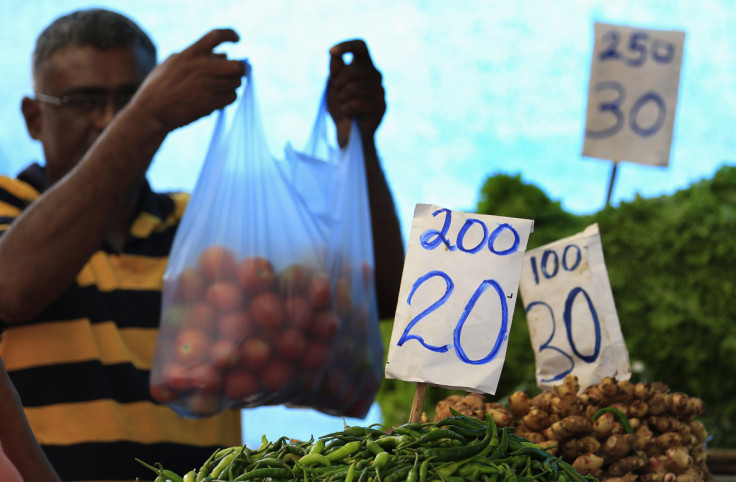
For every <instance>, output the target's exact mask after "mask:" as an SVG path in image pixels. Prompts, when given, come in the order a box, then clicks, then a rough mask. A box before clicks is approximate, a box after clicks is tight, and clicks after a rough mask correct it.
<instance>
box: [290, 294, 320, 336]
mask: <svg viewBox="0 0 736 482" xmlns="http://www.w3.org/2000/svg"><path fill="white" fill-rule="evenodd" d="M284 311H285V312H286V323H285V324H286V326H289V327H292V328H297V329H300V330H306V329H307V328H308V327H309V325H310V324H311V323H312V316H313V312H312V305H311V304H310V303H309V301H308V300H307V298H305V297H304V296H291V297H289V298H287V299H286V301H285V302H284Z"/></svg>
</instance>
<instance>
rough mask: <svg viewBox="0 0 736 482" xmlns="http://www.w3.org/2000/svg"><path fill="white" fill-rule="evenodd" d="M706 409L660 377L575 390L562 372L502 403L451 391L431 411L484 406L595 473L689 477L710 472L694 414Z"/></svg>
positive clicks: (479, 414) (613, 477)
mask: <svg viewBox="0 0 736 482" xmlns="http://www.w3.org/2000/svg"><path fill="white" fill-rule="evenodd" d="M578 394H579V395H578ZM704 409H705V405H704V403H703V401H702V400H701V399H699V398H697V397H689V396H688V395H686V394H684V393H679V392H676V393H671V392H670V391H669V388H668V387H667V386H666V385H665V384H663V383H660V382H655V383H637V384H632V383H630V382H628V381H616V380H615V379H613V378H605V379H603V380H602V381H601V383H599V384H598V385H594V386H591V387H588V388H586V389H585V390H583V391H582V392H580V386H579V384H578V380H577V377H575V376H571V375H568V376H567V377H566V378H565V379H564V381H563V383H562V384H561V385H558V386H556V387H555V389H554V391H547V392H542V393H540V394H539V395H536V396H534V397H530V396H529V395H528V394H527V393H526V392H523V391H517V392H515V393H513V394H512V395H511V396H510V397H509V401H508V407H506V406H504V405H503V404H499V403H487V402H484V401H483V396H482V395H478V394H468V395H465V396H460V395H451V396H450V397H448V398H446V399H445V400H442V401H440V402H439V403H438V404H437V407H436V412H435V419H438V418H442V417H445V416H446V415H447V413H449V411H450V410H457V411H459V412H462V413H465V414H466V415H468V416H470V417H474V418H483V417H484V416H485V415H484V414H486V413H488V414H490V415H491V416H492V417H493V418H494V419H495V421H496V423H497V424H498V425H499V426H503V427H515V428H514V433H515V434H516V435H517V436H520V437H523V438H525V439H527V440H529V441H531V442H534V443H536V444H538V445H539V446H541V447H543V448H544V449H545V450H547V451H549V452H550V453H552V454H555V455H558V456H559V457H560V458H561V459H562V460H564V461H566V462H568V463H570V464H571V465H572V466H573V467H575V468H576V469H577V471H578V472H579V473H580V474H583V475H593V476H595V477H597V478H599V479H601V480H608V481H626V482H629V481H637V480H640V481H677V482H690V481H711V480H713V477H712V476H711V474H710V473H709V471H708V468H707V466H706V457H705V453H704V450H703V449H704V443H705V440H706V438H707V437H708V434H707V432H706V430H705V427H704V426H703V424H702V423H701V422H700V421H698V420H696V419H695V417H696V416H698V415H700V414H701V413H702V412H703V411H704Z"/></svg>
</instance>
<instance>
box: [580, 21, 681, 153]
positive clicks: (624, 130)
mask: <svg viewBox="0 0 736 482" xmlns="http://www.w3.org/2000/svg"><path fill="white" fill-rule="evenodd" d="M684 42H685V33H684V32H679V31H663V30H647V29H640V28H631V27H623V26H616V25H608V24H603V23H596V24H595V46H594V49H593V60H592V63H591V67H590V84H589V86H588V107H587V111H586V117H585V140H584V143H583V155H584V156H590V157H597V158H599V159H608V160H612V161H631V162H637V163H641V164H650V165H656V166H667V164H669V158H670V146H671V144H672V129H673V126H674V123H675V107H676V106H677V90H678V87H679V83H680V66H681V64H682V49H683V44H684Z"/></svg>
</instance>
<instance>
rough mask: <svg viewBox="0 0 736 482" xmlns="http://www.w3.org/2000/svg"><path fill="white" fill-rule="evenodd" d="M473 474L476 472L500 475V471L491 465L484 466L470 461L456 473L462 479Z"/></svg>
mask: <svg viewBox="0 0 736 482" xmlns="http://www.w3.org/2000/svg"><path fill="white" fill-rule="evenodd" d="M475 472H478V473H480V474H500V473H501V469H500V468H498V467H497V466H496V465H493V464H491V465H486V464H484V463H481V462H472V461H471V462H468V463H466V464H464V465H462V466H461V467H460V468H459V469H458V471H457V473H458V475H462V476H463V477H467V476H469V475H471V474H473V473H475Z"/></svg>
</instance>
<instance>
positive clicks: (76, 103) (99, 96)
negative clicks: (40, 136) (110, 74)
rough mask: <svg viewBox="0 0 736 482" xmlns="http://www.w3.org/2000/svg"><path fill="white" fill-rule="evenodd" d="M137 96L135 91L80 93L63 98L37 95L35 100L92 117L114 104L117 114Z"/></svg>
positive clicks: (66, 95) (63, 96)
mask: <svg viewBox="0 0 736 482" xmlns="http://www.w3.org/2000/svg"><path fill="white" fill-rule="evenodd" d="M133 95H135V91H131V92H107V91H99V92H96V91H95V92H78V93H71V94H65V95H62V96H61V97H54V96H53V95H46V94H36V96H35V100H36V101H38V102H43V103H46V104H51V105H55V106H58V107H68V108H70V109H72V110H73V111H74V112H75V113H77V114H79V115H90V114H92V113H100V112H102V111H104V110H105V108H106V107H107V105H108V104H109V103H110V102H112V105H113V107H114V108H115V112H118V111H119V110H120V109H122V108H123V107H125V106H126V105H127V104H128V102H130V99H132V98H133Z"/></svg>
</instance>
